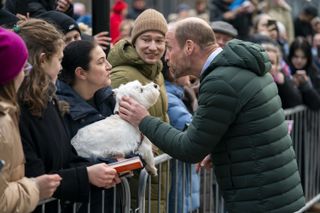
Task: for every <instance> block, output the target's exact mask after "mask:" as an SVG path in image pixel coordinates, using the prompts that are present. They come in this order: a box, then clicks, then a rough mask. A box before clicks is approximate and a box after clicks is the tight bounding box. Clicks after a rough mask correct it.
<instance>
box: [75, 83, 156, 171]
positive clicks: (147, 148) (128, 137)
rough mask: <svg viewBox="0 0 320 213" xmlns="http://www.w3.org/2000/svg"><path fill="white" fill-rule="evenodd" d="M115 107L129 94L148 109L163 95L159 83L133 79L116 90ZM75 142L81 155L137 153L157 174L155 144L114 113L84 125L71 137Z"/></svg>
mask: <svg viewBox="0 0 320 213" xmlns="http://www.w3.org/2000/svg"><path fill="white" fill-rule="evenodd" d="M114 93H115V95H116V106H115V109H114V112H117V111H118V109H119V101H120V99H121V98H122V97H123V96H130V97H132V98H134V99H135V100H136V101H138V102H139V103H141V104H142V105H143V106H145V107H146V108H149V107H151V106H152V105H153V104H155V103H156V101H157V100H158V97H159V95H160V92H159V86H158V85H157V84H154V83H149V84H146V85H145V86H143V85H141V83H140V82H139V81H132V82H129V83H127V84H125V85H121V86H120V87H119V88H117V89H114ZM71 143H72V145H73V146H74V148H75V149H76V150H77V152H78V154H79V155H80V156H82V157H87V158H88V157H105V158H106V157H113V156H119V155H120V156H124V155H125V154H129V153H131V152H134V153H138V154H140V155H141V157H142V158H143V159H144V160H145V162H146V164H147V165H146V169H147V171H148V172H149V173H150V174H152V175H157V169H156V167H155V162H154V156H153V153H152V144H151V142H150V141H149V139H148V138H147V137H145V136H142V134H141V133H140V131H139V129H138V128H135V127H134V126H132V125H131V124H129V123H128V122H127V121H125V120H123V119H122V118H120V116H119V115H117V114H114V115H112V116H110V117H107V118H105V119H103V120H100V121H97V122H95V123H92V124H90V125H88V126H85V127H83V128H81V129H79V131H78V132H77V134H76V135H75V136H74V137H73V138H72V140H71Z"/></svg>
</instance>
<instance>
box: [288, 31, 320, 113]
mask: <svg viewBox="0 0 320 213" xmlns="http://www.w3.org/2000/svg"><path fill="white" fill-rule="evenodd" d="M288 64H289V66H290V70H291V74H292V77H293V80H294V82H295V84H296V85H297V86H298V88H299V89H300V91H301V93H302V96H303V103H304V104H305V105H307V106H308V107H309V108H310V109H312V110H318V109H320V72H319V70H318V69H317V68H316V66H315V65H314V64H313V61H312V52H311V45H310V44H309V43H308V41H307V39H306V38H304V37H297V38H295V40H294V41H293V42H292V43H291V45H290V49H289V55H288Z"/></svg>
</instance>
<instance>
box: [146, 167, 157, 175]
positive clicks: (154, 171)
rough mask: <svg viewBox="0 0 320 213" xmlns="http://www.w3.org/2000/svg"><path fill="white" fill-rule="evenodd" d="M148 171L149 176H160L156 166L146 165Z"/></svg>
mask: <svg viewBox="0 0 320 213" xmlns="http://www.w3.org/2000/svg"><path fill="white" fill-rule="evenodd" d="M146 170H147V172H148V174H149V175H152V176H157V175H158V170H157V168H156V167H155V166H149V165H146Z"/></svg>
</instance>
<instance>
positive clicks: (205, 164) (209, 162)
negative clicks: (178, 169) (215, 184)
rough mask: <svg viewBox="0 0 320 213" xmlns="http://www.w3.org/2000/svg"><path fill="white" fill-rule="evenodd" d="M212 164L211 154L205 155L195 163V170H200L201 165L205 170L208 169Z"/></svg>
mask: <svg viewBox="0 0 320 213" xmlns="http://www.w3.org/2000/svg"><path fill="white" fill-rule="evenodd" d="M212 166H213V164H212V159H211V155H207V156H206V157H205V158H204V159H203V160H202V161H201V162H200V163H198V164H197V165H196V172H200V170H201V168H202V167H204V168H205V169H206V170H210V169H211V168H212Z"/></svg>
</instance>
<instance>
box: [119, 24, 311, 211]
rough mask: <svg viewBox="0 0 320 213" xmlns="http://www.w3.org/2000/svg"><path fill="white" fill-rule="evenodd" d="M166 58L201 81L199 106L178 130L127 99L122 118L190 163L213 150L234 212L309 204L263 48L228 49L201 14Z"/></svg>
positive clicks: (171, 40) (239, 45)
mask: <svg viewBox="0 0 320 213" xmlns="http://www.w3.org/2000/svg"><path fill="white" fill-rule="evenodd" d="M166 45H167V52H166V60H167V62H168V65H169V66H170V67H171V68H172V69H173V70H174V72H175V76H176V77H177V78H178V77H180V76H184V75H194V76H197V77H199V78H200V90H199V99H198V102H199V107H198V110H197V111H196V112H195V114H194V117H193V120H192V123H191V124H190V125H189V127H188V129H187V130H186V131H184V132H181V131H178V130H176V129H174V128H173V127H171V126H170V125H168V124H167V123H164V122H162V121H160V120H159V119H157V118H154V117H152V116H150V115H149V114H148V111H146V109H145V108H143V107H142V106H141V105H139V104H138V103H137V102H135V101H134V100H133V99H131V98H129V97H126V98H124V99H123V100H122V101H121V103H120V105H121V107H120V116H121V117H122V118H123V119H125V120H127V121H129V122H130V123H132V124H133V125H135V126H138V127H139V128H140V130H141V132H142V133H143V134H145V135H146V136H147V137H148V138H149V139H150V141H152V142H153V143H154V144H155V145H156V146H158V147H159V148H160V149H162V150H163V151H164V152H166V153H168V154H169V155H171V156H172V157H174V158H177V159H179V160H183V161H186V162H189V163H196V162H199V161H201V160H202V159H203V158H204V157H205V156H206V155H208V154H211V158H212V162H213V163H214V165H215V167H214V171H215V174H216V177H217V181H218V183H219V186H220V188H221V191H222V195H223V197H224V200H225V202H226V207H227V211H228V212H229V213H233V212H235V213H248V212H257V213H260V212H261V213H275V212H279V213H280V212H281V213H292V212H295V211H297V210H299V209H300V208H301V207H303V206H304V203H305V199H304V195H303V190H302V186H301V182H300V175H299V171H298V167H297V162H296V156H295V152H294V150H293V147H292V141H291V138H290V136H289V135H288V129H287V125H286V122H285V116H284V113H283V109H282V107H281V100H280V98H279V96H278V92H277V86H276V85H275V84H274V82H273V80H272V77H271V75H270V74H268V70H269V69H270V67H271V65H270V62H269V59H268V57H267V54H266V53H265V52H264V50H263V49H262V48H261V47H260V46H258V45H256V44H253V43H249V42H243V41H240V40H232V41H230V42H228V43H227V45H226V46H225V47H224V49H223V50H222V49H221V48H220V47H219V46H218V45H217V43H216V40H215V36H214V33H213V32H212V30H211V28H210V26H209V25H208V24H207V23H205V22H204V21H202V20H201V19H198V18H188V19H185V20H182V21H179V22H177V23H176V24H175V25H174V26H173V27H171V28H170V29H169V31H168V32H167V34H166Z"/></svg>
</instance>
